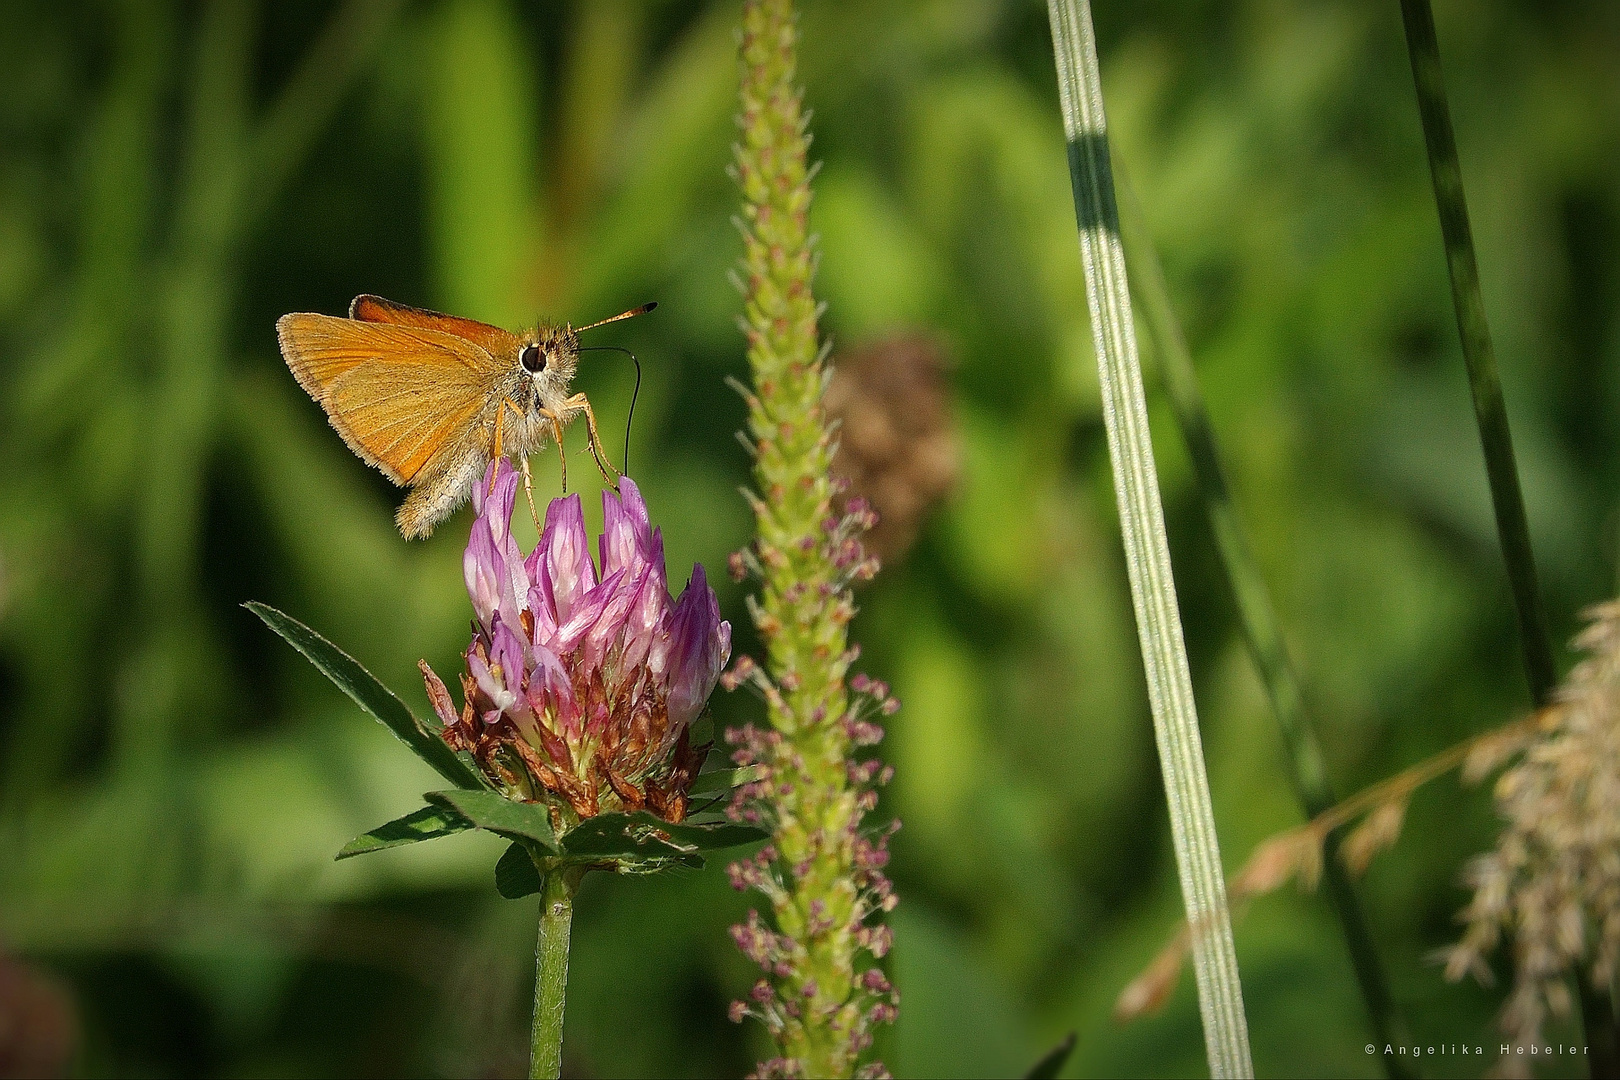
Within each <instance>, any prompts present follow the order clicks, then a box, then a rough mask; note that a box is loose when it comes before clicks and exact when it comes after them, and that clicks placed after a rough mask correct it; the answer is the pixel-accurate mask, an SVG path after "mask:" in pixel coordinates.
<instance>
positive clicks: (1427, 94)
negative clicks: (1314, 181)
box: [1401, 0, 1620, 1076]
mask: <svg viewBox="0 0 1620 1080" xmlns="http://www.w3.org/2000/svg"><path fill="white" fill-rule="evenodd" d="M1401 21H1402V22H1403V23H1404V25H1405V27H1406V52H1407V56H1408V57H1409V58H1410V59H1411V61H1412V82H1413V84H1414V85H1415V87H1416V89H1417V100H1418V113H1419V115H1420V116H1421V117H1422V120H1423V143H1424V147H1425V148H1426V149H1427V151H1428V155H1429V177H1430V179H1431V180H1433V181H1434V204H1435V208H1436V210H1437V211H1438V212H1439V215H1440V234H1441V238H1442V240H1443V241H1444V243H1445V247H1446V268H1447V270H1448V271H1449V272H1450V275H1451V302H1452V306H1453V307H1454V308H1455V309H1456V312H1457V332H1458V334H1459V335H1460V336H1461V337H1462V349H1463V359H1464V360H1465V361H1466V362H1467V364H1468V383H1469V388H1470V389H1471V390H1472V391H1473V397H1474V418H1475V419H1476V420H1477V421H1478V422H1479V439H1480V443H1481V444H1482V445H1483V447H1484V450H1485V473H1486V475H1487V477H1488V478H1489V479H1490V485H1491V504H1492V506H1493V508H1494V509H1495V511H1496V532H1497V535H1498V536H1499V537H1500V539H1501V544H1502V560H1503V562H1504V563H1506V564H1507V575H1508V583H1509V585H1510V586H1511V587H1512V590H1513V609H1514V612H1515V613H1516V614H1517V616H1518V620H1519V647H1520V649H1521V650H1522V651H1523V653H1524V666H1525V672H1526V674H1527V675H1528V677H1529V680H1530V694H1531V696H1532V697H1533V698H1534V699H1535V702H1536V704H1537V705H1538V706H1539V705H1546V704H1547V703H1549V702H1550V701H1551V700H1552V697H1553V691H1554V689H1555V688H1556V687H1557V684H1558V669H1557V665H1556V664H1555V663H1554V662H1553V650H1552V635H1551V634H1550V633H1549V631H1548V629H1547V614H1546V611H1545V610H1544V609H1543V608H1542V606H1541V590H1540V587H1539V586H1538V584H1537V582H1536V560H1535V555H1534V553H1533V551H1532V550H1531V547H1530V525H1529V521H1528V519H1527V518H1526V516H1525V512H1524V495H1523V493H1522V492H1521V491H1520V489H1519V470H1518V467H1517V465H1516V464H1515V462H1514V456H1513V436H1512V433H1511V432H1510V431H1509V430H1508V419H1507V405H1506V403H1505V402H1504V400H1503V397H1502V379H1501V376H1500V375H1499V374H1498V372H1497V368H1496V351H1495V349H1493V348H1492V346H1491V328H1490V325H1489V323H1487V322H1486V319H1485V300H1484V298H1483V297H1482V296H1481V295H1480V290H1479V262H1478V259H1477V258H1476V257H1475V255H1474V235H1473V230H1472V229H1471V228H1470V227H1469V224H1468V201H1467V199H1466V198H1465V197H1464V194H1463V182H1462V162H1461V160H1460V159H1459V158H1458V156H1457V137H1456V134H1455V133H1454V132H1453V131H1452V127H1451V106H1450V104H1449V103H1448V102H1447V100H1446V83H1445V76H1444V74H1443V73H1442V71H1441V68H1440V43H1439V40H1438V39H1437V37H1436V35H1435V30H1434V10H1433V9H1432V8H1431V7H1430V6H1429V0H1401ZM1577 985H1578V988H1579V991H1580V996H1581V1017H1582V1020H1583V1021H1584V1022H1585V1024H1586V1039H1587V1044H1588V1046H1589V1047H1590V1049H1589V1051H1588V1052H1589V1054H1590V1056H1591V1062H1592V1065H1591V1069H1592V1075H1593V1076H1620V1023H1617V1022H1616V1018H1615V1012H1614V1002H1613V1000H1612V998H1611V997H1610V995H1609V994H1608V993H1607V992H1605V991H1602V990H1596V989H1594V988H1593V987H1592V986H1591V985H1590V984H1589V982H1588V981H1587V980H1586V979H1579V980H1577Z"/></svg>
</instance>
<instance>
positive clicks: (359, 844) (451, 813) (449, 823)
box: [337, 806, 475, 859]
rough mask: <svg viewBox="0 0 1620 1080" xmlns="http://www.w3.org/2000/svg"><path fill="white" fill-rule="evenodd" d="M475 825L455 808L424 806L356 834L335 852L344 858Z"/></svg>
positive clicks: (434, 836) (444, 834)
mask: <svg viewBox="0 0 1620 1080" xmlns="http://www.w3.org/2000/svg"><path fill="white" fill-rule="evenodd" d="M474 827H475V825H474V823H473V822H472V821H471V820H469V819H468V818H465V817H463V816H462V815H461V814H459V813H457V812H456V811H455V810H454V809H450V808H446V807H443V806H424V807H422V809H420V810H413V811H411V812H410V813H409V814H406V815H405V816H404V817H401V818H395V819H394V820H393V821H390V822H389V823H388V824H386V825H379V826H377V827H376V828H375V829H372V830H371V831H370V832H368V833H362V834H361V835H359V836H357V837H355V838H354V839H353V840H350V841H349V842H348V843H347V844H345V845H343V850H342V851H340V852H338V853H337V857H338V858H340V859H347V858H350V857H351V856H354V855H365V854H367V853H368V852H372V851H384V850H386V849H388V848H392V847H399V846H400V845H401V844H414V843H416V842H417V841H419V840H437V839H438V838H439V837H441V836H451V835H453V834H455V833H458V832H463V831H465V830H467V829H471V828H474Z"/></svg>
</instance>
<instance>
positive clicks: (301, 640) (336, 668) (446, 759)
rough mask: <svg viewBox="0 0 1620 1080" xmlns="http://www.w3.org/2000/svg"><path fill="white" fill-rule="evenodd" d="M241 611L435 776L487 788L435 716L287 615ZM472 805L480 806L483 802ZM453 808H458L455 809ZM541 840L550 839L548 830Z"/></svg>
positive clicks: (252, 605)
mask: <svg viewBox="0 0 1620 1080" xmlns="http://www.w3.org/2000/svg"><path fill="white" fill-rule="evenodd" d="M242 606H243V607H245V608H247V609H248V610H249V611H251V612H253V614H255V615H257V616H258V617H259V618H261V619H263V620H264V624H265V625H266V626H268V627H269V628H270V629H272V630H274V631H275V632H276V633H277V634H279V635H281V637H282V638H283V639H284V640H285V641H286V642H287V644H289V645H291V646H292V647H293V648H295V649H297V650H298V651H299V652H301V653H303V654H304V656H305V657H306V658H307V659H308V660H309V662H310V663H312V664H314V665H315V666H316V667H317V668H319V669H320V671H321V674H323V675H325V676H326V677H327V678H328V679H331V680H332V681H333V682H334V683H336V684H337V687H338V689H340V690H342V691H343V692H344V693H345V694H348V695H349V697H350V698H351V699H353V701H354V703H355V704H356V705H358V706H360V707H361V708H362V709H364V710H365V711H366V712H368V713H370V714H371V716H372V717H373V718H375V719H376V720H377V721H378V722H379V723H381V724H382V725H383V726H384V727H386V728H387V729H388V730H389V731H392V732H393V733H394V737H395V738H397V739H398V740H399V741H400V742H402V743H404V744H405V745H406V746H407V747H409V748H410V750H411V753H413V754H415V755H416V756H417V757H419V758H421V759H422V760H423V761H425V762H427V763H428V764H429V765H431V766H433V768H434V770H435V771H436V772H437V773H438V774H439V775H440V776H442V777H444V778H445V779H446V780H448V781H450V782H451V783H452V784H458V785H460V786H461V787H463V788H473V789H486V788H487V786H488V785H487V784H486V782H485V780H484V778H483V774H482V773H481V772H479V770H478V766H477V765H476V764H474V762H473V761H472V759H471V758H470V757H468V756H467V755H466V754H465V753H458V752H457V751H454V750H452V749H450V747H449V746H447V745H446V744H445V741H444V740H443V739H442V738H440V737H439V731H438V729H439V726H440V725H439V722H438V719H437V718H436V717H435V718H434V719H433V720H431V721H426V722H424V721H422V720H419V719H417V717H416V716H415V715H413V714H412V713H411V710H410V709H408V708H406V707H405V703H404V702H403V701H401V700H399V698H398V697H396V696H395V695H394V692H393V691H392V690H390V689H388V687H386V686H384V685H383V684H382V683H380V682H378V681H377V680H376V678H375V677H374V676H373V675H372V674H371V672H369V671H367V670H366V669H365V668H364V667H361V666H360V663H359V662H358V661H356V660H355V659H354V658H353V657H352V656H350V655H349V654H348V653H346V652H344V651H343V650H342V649H340V648H338V647H337V646H336V645H333V644H332V643H331V642H330V641H327V640H326V639H325V638H323V637H321V635H319V634H317V633H316V632H315V631H313V630H311V629H310V628H309V627H307V626H305V625H304V624H303V623H301V622H299V621H298V620H297V619H295V618H293V617H292V616H290V615H284V614H282V613H281V612H279V611H277V610H276V609H275V608H273V607H270V606H268V605H266V604H260V603H258V602H256V601H249V602H248V603H246V604H244V605H242ZM479 795H493V792H490V791H487V790H475V791H472V792H471V793H470V794H469V798H471V797H473V796H479ZM495 797H496V798H499V796H495ZM502 801H503V802H504V801H505V800H504V799H503V800H502ZM474 805H477V806H483V805H484V803H483V802H478V803H475V804H474ZM456 808H457V809H460V807H459V806H457V807H456ZM480 824H481V823H480ZM546 835H547V836H548V837H549V836H550V832H549V830H548V832H547V834H546ZM548 842H549V841H548Z"/></svg>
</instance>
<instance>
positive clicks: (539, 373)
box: [517, 324, 579, 403]
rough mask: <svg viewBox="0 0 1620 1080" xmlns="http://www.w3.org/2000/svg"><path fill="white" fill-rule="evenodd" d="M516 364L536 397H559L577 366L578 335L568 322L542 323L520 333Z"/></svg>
mask: <svg viewBox="0 0 1620 1080" xmlns="http://www.w3.org/2000/svg"><path fill="white" fill-rule="evenodd" d="M517 362H518V367H519V369H520V370H521V371H522V372H523V375H524V376H525V377H527V378H528V379H529V380H530V382H531V383H532V385H533V386H534V390H535V396H536V398H537V399H538V400H539V401H541V402H542V403H544V402H549V401H552V400H553V399H555V398H559V397H562V396H564V395H566V394H567V392H568V384H569V383H570V382H572V381H573V379H574V371H575V369H576V368H578V366H579V335H578V334H577V333H575V331H574V330H573V328H572V327H570V326H568V325H566V324H565V325H562V326H555V325H545V324H542V325H541V326H539V327H538V328H536V329H535V330H533V331H531V332H529V333H527V334H525V335H523V347H522V348H521V349H519V350H518V359H517Z"/></svg>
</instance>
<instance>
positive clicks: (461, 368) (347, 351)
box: [276, 297, 516, 484]
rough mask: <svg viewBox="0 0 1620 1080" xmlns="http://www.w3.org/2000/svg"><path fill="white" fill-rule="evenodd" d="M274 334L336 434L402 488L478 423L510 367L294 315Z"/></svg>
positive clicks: (438, 342) (379, 330)
mask: <svg viewBox="0 0 1620 1080" xmlns="http://www.w3.org/2000/svg"><path fill="white" fill-rule="evenodd" d="M360 299H362V300H363V299H366V298H364V297H362V298H360ZM356 303H357V304H358V303H359V301H358V300H357V301H356ZM384 303H386V302H384ZM407 310H410V311H416V310H417V309H414V308H413V309H407ZM422 314H423V315H430V314H431V313H429V312H423V313H422ZM447 321H450V322H467V321H468V320H447ZM472 325H474V326H482V325H483V324H481V323H473V324H472ZM487 329H490V330H493V329H494V328H493V327H489V328H487ZM276 330H277V335H278V336H279V337H280V339H281V351H282V355H284V356H285V357H286V359H287V366H288V367H290V368H291V369H292V372H293V375H294V376H296V377H297V379H298V382H299V384H300V385H302V386H303V387H304V389H305V390H307V391H309V395H310V396H311V397H313V398H314V399H315V400H316V401H318V402H320V404H321V406H322V408H324V409H325V410H326V413H327V415H328V416H329V417H330V418H331V420H332V426H333V427H335V428H336V429H337V431H338V434H340V435H342V436H343V440H344V441H345V442H347V443H348V444H349V447H350V449H352V450H354V452H355V453H357V454H359V455H360V456H361V457H362V458H363V459H365V461H366V462H367V463H369V464H371V465H375V466H376V467H377V468H379V469H381V470H382V472H383V473H384V475H386V476H387V477H388V478H389V479H390V480H392V481H394V482H395V483H397V484H408V483H410V482H411V480H412V479H413V478H414V477H415V476H416V475H417V473H419V472H420V471H421V470H422V468H423V466H425V465H426V464H427V463H428V462H429V461H430V460H432V458H433V455H434V454H436V453H438V452H439V450H440V449H441V448H443V447H444V446H445V445H446V443H447V442H449V441H450V440H451V439H452V438H453V437H454V436H455V435H456V434H457V433H459V432H460V431H462V430H463V429H464V428H466V427H467V426H468V425H469V424H471V423H472V422H473V420H474V419H475V418H476V417H477V415H478V413H479V411H480V410H481V409H483V408H484V406H485V404H486V403H487V401H488V395H489V387H490V382H491V380H492V379H493V378H494V376H495V375H496V374H497V373H498V372H499V371H500V370H501V369H502V368H503V366H504V362H503V361H501V360H497V359H496V357H495V356H493V355H491V353H490V352H489V350H488V349H486V348H484V347H482V346H481V345H480V344H477V343H475V342H472V341H469V340H467V339H466V338H463V337H460V336H458V335H456V334H453V333H445V332H444V331H442V330H439V329H433V328H429V327H427V326H421V325H415V324H410V323H397V322H396V323H389V322H363V321H356V320H353V319H339V318H333V317H331V316H328V315H311V314H294V315H286V316H283V317H282V319H281V320H280V321H279V322H278V323H277V324H276ZM500 332H501V333H503V334H504V333H505V332H504V331H500ZM507 336H508V337H510V336H511V335H507ZM513 340H514V341H515V340H516V339H513Z"/></svg>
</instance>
